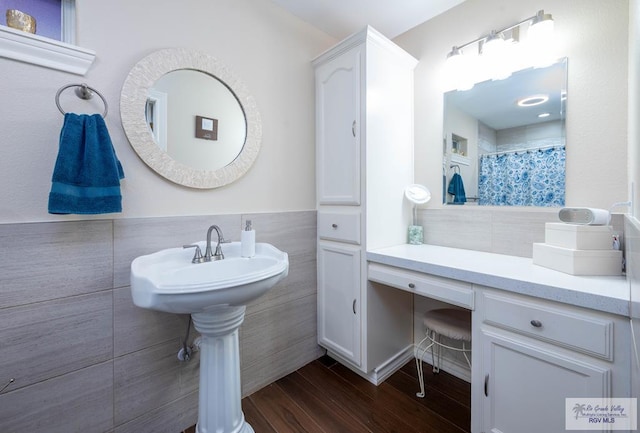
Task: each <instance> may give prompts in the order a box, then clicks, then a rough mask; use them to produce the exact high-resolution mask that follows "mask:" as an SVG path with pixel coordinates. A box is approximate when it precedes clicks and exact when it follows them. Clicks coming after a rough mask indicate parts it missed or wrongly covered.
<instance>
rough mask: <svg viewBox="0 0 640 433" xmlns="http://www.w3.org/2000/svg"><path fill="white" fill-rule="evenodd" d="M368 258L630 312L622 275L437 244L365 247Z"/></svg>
mask: <svg viewBox="0 0 640 433" xmlns="http://www.w3.org/2000/svg"><path fill="white" fill-rule="evenodd" d="M367 260H368V261H369V262H372V263H380V264H384V265H389V266H395V267H398V268H403V269H408V270H411V271H417V272H423V273H426V274H431V275H437V276H440V277H445V278H452V279H455V280H460V281H466V282H469V283H473V284H480V285H483V286H489V287H495V288H497V289H502V290H508V291H510V292H515V293H521V294H523V295H529V296H535V297H538V298H542V299H548V300H552V301H557V302H563V303H566V304H571V305H576V306H580V307H585V308H590V309H592V310H598V311H604V312H608V313H613V314H619V315H622V316H627V317H628V316H629V296H630V295H629V293H630V292H629V284H628V282H627V280H626V278H625V277H624V276H619V277H617V276H616V277H587V276H575V275H569V274H565V273H562V272H558V271H554V270H552V269H547V268H544V267H542V266H538V265H534V264H533V261H532V259H530V258H524V257H515V256H508V255H503V254H495V253H487V252H482V251H472V250H463V249H459V248H448V247H440V246H435V245H408V244H403V245H397V246H393V247H388V248H381V249H377V250H372V251H368V252H367Z"/></svg>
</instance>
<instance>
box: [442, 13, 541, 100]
mask: <svg viewBox="0 0 640 433" xmlns="http://www.w3.org/2000/svg"><path fill="white" fill-rule="evenodd" d="M526 23H529V29H528V31H527V35H528V41H529V42H531V44H530V45H532V46H533V45H535V46H537V47H541V46H542V45H545V44H548V43H549V41H550V36H551V34H552V32H553V17H552V16H551V14H546V13H544V10H539V11H538V13H536V14H535V15H534V16H531V17H529V18H526V19H524V20H522V21H520V22H518V23H516V24H513V25H510V26H508V27H505V28H503V29H502V30H492V31H491V32H490V33H489V34H487V35H484V36H481V37H479V38H477V39H474V40H472V41H470V42H467V43H464V44H461V45H455V46H454V47H453V48H452V50H451V51H450V52H449V53H448V54H447V60H446V63H445V68H446V69H445V70H446V73H447V77H448V79H451V80H455V78H459V77H462V76H463V75H468V72H469V71H473V70H474V68H469V67H465V68H460V67H457V70H455V69H454V67H455V66H456V65H459V64H461V63H464V64H465V66H468V63H467V61H463V58H465V57H466V56H465V55H464V54H463V49H464V48H467V47H469V46H470V45H473V44H478V54H479V58H480V59H482V60H483V61H484V62H485V69H486V71H485V72H488V73H489V78H491V79H494V80H500V79H504V78H508V77H509V76H510V75H511V70H510V65H509V64H508V61H509V60H510V59H509V57H512V56H511V55H506V54H507V53H506V51H507V50H508V47H509V46H510V44H509V43H508V42H507V40H505V34H507V33H509V34H510V36H511V37H510V39H509V42H514V43H515V42H519V39H520V26H522V25H523V24H526ZM452 76H453V77H452ZM469 80H472V81H476V80H474V79H473V78H464V79H462V78H459V81H460V82H464V84H463V87H466V88H462V87H461V86H460V85H455V87H456V89H457V90H468V89H470V88H471V87H473V84H471V86H470V87H469V84H468V82H469Z"/></svg>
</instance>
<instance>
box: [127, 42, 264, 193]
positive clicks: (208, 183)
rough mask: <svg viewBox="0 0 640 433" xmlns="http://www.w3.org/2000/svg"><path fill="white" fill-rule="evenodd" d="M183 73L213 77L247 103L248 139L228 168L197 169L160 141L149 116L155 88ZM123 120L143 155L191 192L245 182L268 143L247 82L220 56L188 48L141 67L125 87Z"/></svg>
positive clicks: (149, 59) (141, 63)
mask: <svg viewBox="0 0 640 433" xmlns="http://www.w3.org/2000/svg"><path fill="white" fill-rule="evenodd" d="M180 69H191V70H196V71H201V72H204V73H206V74H209V75H212V76H213V77H215V78H217V79H218V80H220V81H221V82H223V83H224V84H225V85H226V86H227V87H229V89H231V91H232V92H233V93H234V94H235V96H236V98H237V99H238V101H239V102H240V104H241V105H242V109H243V111H244V115H245V118H246V122H247V137H246V141H245V143H244V146H243V148H242V150H241V152H240V154H239V155H238V156H237V157H236V159H235V160H233V161H232V162H231V163H230V164H228V165H226V166H225V167H222V168H220V169H217V170H201V169H194V168H191V167H189V166H187V165H185V164H182V163H180V162H177V161H175V160H174V159H172V158H171V157H170V156H169V155H168V154H167V153H166V152H165V151H163V150H161V149H160V147H159V146H158V145H157V144H156V143H155V141H154V138H153V134H152V133H151V131H150V129H149V125H148V123H147V120H146V118H145V108H146V104H147V98H148V97H149V89H150V88H151V87H153V85H154V83H155V82H156V81H157V80H158V79H160V78H161V77H162V76H164V75H165V74H167V73H169V72H171V71H175V70H180ZM120 116H121V118H122V126H123V128H124V131H125V133H126V135H127V138H128V139H129V143H131V146H132V147H133V149H134V150H135V151H136V153H137V154H138V156H140V158H141V159H142V160H143V161H144V162H145V163H146V164H147V165H148V166H149V167H151V168H152V169H153V170H154V171H155V172H157V173H158V174H160V175H161V176H163V177H164V178H166V179H168V180H170V181H172V182H174V183H177V184H179V185H183V186H187V187H191V188H200V189H205V188H217V187H220V186H223V185H227V184H229V183H231V182H233V181H235V180H237V179H239V178H240V177H242V176H243V175H244V174H245V173H246V172H247V171H248V170H249V168H250V167H251V165H253V163H254V161H255V160H256V158H257V156H258V152H259V150H260V144H261V141H262V121H261V118H260V113H259V112H258V109H257V107H256V103H255V100H254V99H253V97H252V96H251V95H250V94H249V91H248V90H247V88H246V86H245V85H244V83H243V82H242V81H241V80H240V79H239V78H238V77H236V76H235V75H234V74H233V73H232V72H231V71H230V70H229V69H228V68H227V67H226V66H225V65H224V64H222V63H221V62H220V61H218V60H217V59H216V58H214V57H212V56H210V55H208V54H205V53H202V52H198V51H192V50H188V49H184V48H169V49H164V50H160V51H156V52H154V53H152V54H150V55H148V56H146V57H144V58H143V59H142V60H140V61H139V62H138V63H136V65H135V66H134V67H133V68H132V69H131V72H129V75H128V76H127V78H126V80H125V82H124V84H123V86H122V93H121V95H120Z"/></svg>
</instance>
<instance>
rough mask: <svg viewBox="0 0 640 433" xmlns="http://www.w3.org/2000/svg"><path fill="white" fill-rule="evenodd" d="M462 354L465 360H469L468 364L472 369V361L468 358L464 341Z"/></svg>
mask: <svg viewBox="0 0 640 433" xmlns="http://www.w3.org/2000/svg"><path fill="white" fill-rule="evenodd" d="M462 354H463V355H464V359H466V360H467V364H468V365H469V368H471V361H470V360H469V357H468V356H467V348H466V347H465V344H464V340H463V341H462Z"/></svg>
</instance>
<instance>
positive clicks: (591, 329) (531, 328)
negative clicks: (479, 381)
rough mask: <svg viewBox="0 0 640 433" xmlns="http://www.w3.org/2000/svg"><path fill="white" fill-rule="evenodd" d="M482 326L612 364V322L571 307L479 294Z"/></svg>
mask: <svg viewBox="0 0 640 433" xmlns="http://www.w3.org/2000/svg"><path fill="white" fill-rule="evenodd" d="M481 296H482V298H481V305H482V308H480V309H479V310H478V311H482V314H483V317H482V321H483V322H484V323H487V324H490V325H493V326H497V327H500V328H504V329H508V330H511V331H515V332H518V333H520V334H524V335H527V336H530V337H534V338H537V339H540V340H545V341H548V342H551V343H554V344H556V345H559V346H564V347H567V348H570V349H572V350H574V351H577V352H582V353H586V354H588V355H591V356H597V357H599V358H604V359H606V360H609V361H612V360H613V321H612V320H609V319H607V318H603V317H601V316H599V315H597V314H595V313H593V314H590V313H588V312H585V311H583V310H580V309H578V308H575V307H572V306H569V305H567V306H563V305H561V304H557V303H554V302H551V301H541V300H534V299H530V298H526V297H521V296H517V295H511V294H504V295H503V294H502V293H496V292H486V291H483V292H482V295H481Z"/></svg>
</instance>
